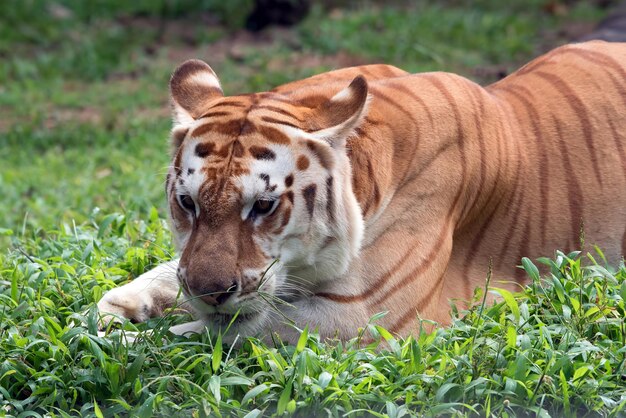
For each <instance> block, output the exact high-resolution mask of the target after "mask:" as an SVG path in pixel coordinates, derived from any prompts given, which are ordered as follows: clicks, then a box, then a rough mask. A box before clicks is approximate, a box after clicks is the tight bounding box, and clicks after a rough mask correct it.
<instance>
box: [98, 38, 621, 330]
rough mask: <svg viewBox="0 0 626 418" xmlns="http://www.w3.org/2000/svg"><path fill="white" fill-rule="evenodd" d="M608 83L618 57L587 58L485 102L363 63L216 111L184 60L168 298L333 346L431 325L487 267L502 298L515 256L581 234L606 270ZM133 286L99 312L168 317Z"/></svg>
mask: <svg viewBox="0 0 626 418" xmlns="http://www.w3.org/2000/svg"><path fill="white" fill-rule="evenodd" d="M625 71H626V46H625V45H624V44H608V43H603V42H590V43H585V44H579V45H569V46H565V47H561V48H558V49H556V50H554V51H553V52H551V53H549V54H547V55H544V56H543V57H540V58H538V59H536V60H535V61H533V62H531V63H530V64H528V65H526V66H525V67H523V68H522V69H520V70H519V71H517V72H516V73H514V74H512V75H510V76H509V77H507V78H505V79H504V80H502V81H500V82H498V83H496V84H493V85H491V86H488V87H486V88H482V87H480V86H479V85H477V84H475V83H473V82H471V81H469V80H467V79H465V78H463V77H460V76H457V75H453V74H448V73H425V74H417V75H410V74H407V73H406V72H404V71H401V70H398V69H396V68H394V67H390V66H384V65H376V66H363V67H354V68H349V69H344V70H338V71H333V72H330V73H325V74H322V75H319V76H315V77H312V78H309V79H306V80H302V81H299V82H293V83H289V84H287V85H284V86H281V87H278V88H276V89H275V90H273V91H271V92H267V93H256V94H251V95H240V96H231V97H224V95H223V93H222V89H221V86H220V84H219V80H218V78H217V76H216V75H215V73H214V72H213V71H212V69H211V68H210V67H209V66H208V65H206V64H204V63H202V62H200V61H196V60H194V61H188V62H186V63H184V64H182V65H181V66H180V67H179V68H178V69H177V70H176V72H175V73H174V75H173V77H172V80H171V84H170V88H171V93H172V101H173V108H174V128H173V130H172V138H173V140H172V143H173V163H172V166H171V168H170V171H169V173H168V177H167V182H166V190H167V195H168V201H169V207H170V214H171V220H172V230H173V233H174V235H175V237H176V241H177V243H178V245H179V248H180V250H181V258H180V260H178V261H177V262H176V265H175V266H174V268H175V271H176V273H175V275H174V274H170V276H171V277H170V276H167V277H168V279H167V280H169V281H168V286H169V287H167V289H169V288H170V287H171V288H172V289H174V290H175V289H176V288H177V285H178V284H179V285H180V286H181V288H182V290H183V293H184V295H185V297H186V300H187V302H188V304H189V306H190V309H191V310H193V311H194V313H195V315H196V317H197V318H198V321H197V323H198V324H199V325H198V326H199V327H204V326H208V327H210V328H211V327H212V328H218V327H223V326H226V325H227V324H229V323H230V322H231V321H234V325H233V328H232V329H233V330H234V332H235V333H240V334H243V335H255V334H256V335H258V334H263V335H267V332H268V331H270V330H271V331H276V332H278V333H280V334H281V336H282V337H283V338H285V339H287V340H294V339H295V338H297V335H298V334H297V331H296V329H295V328H294V327H293V326H292V325H293V324H295V325H296V327H298V328H303V327H304V326H305V325H309V326H310V327H312V328H317V329H318V330H319V332H320V334H321V335H322V336H325V337H331V336H339V337H340V338H349V337H352V336H354V335H355V333H356V332H357V329H358V327H360V326H363V325H364V324H365V323H366V322H367V320H368V318H370V317H371V316H372V315H374V314H376V313H378V312H382V311H387V312H388V313H387V315H386V316H384V318H383V319H382V320H381V322H382V325H383V326H385V327H387V328H388V329H389V330H391V331H392V332H395V333H397V334H400V335H407V334H410V333H411V332H413V331H414V330H416V321H415V318H417V317H418V316H420V317H423V318H428V319H432V320H435V321H438V322H439V323H442V324H446V323H447V322H448V321H449V314H448V311H449V302H448V301H449V299H458V300H460V301H467V300H469V299H471V296H472V293H473V290H474V288H475V287H476V286H482V285H484V281H485V278H486V276H487V273H488V266H489V264H490V260H491V264H492V273H493V280H494V281H500V280H505V281H507V282H508V284H507V285H505V286H508V287H509V288H513V289H515V288H517V286H519V285H520V284H523V283H524V280H525V279H524V276H523V274H522V273H521V271H520V270H519V269H516V268H515V266H516V265H517V264H519V261H520V259H521V257H524V256H526V257H531V258H533V257H538V256H542V255H547V254H550V253H552V252H553V251H554V250H555V249H564V250H572V249H576V248H579V245H580V240H579V237H580V232H581V230H583V231H584V236H585V242H587V243H588V244H598V245H599V246H600V247H601V248H602V249H603V250H604V252H605V254H606V256H607V258H608V259H609V260H610V261H611V262H613V263H617V262H618V261H619V259H620V257H622V256H623V255H624V252H625V250H626V194H625V193H624V191H625V190H626V151H625V150H626V131H625V129H626V117H625V114H626V112H625V110H626V73H625ZM157 269H158V268H157ZM163 274H164V275H166V273H165V272H164V273H163ZM151 277H152V276H151ZM140 279H141V277H140V278H139V279H137V280H140ZM172 283H175V284H176V285H172ZM133 286H134V287H133ZM148 287H149V288H148V290H146V287H144V288H143V290H141V291H140V290H138V289H139V288H140V287H139V285H133V283H131V284H129V285H126V286H124V287H121V288H119V289H114V290H113V291H111V292H109V293H108V294H107V295H105V297H104V298H103V300H102V301H101V303H100V304H99V307H100V310H101V311H106V312H113V313H117V314H119V315H122V316H126V317H133V316H134V315H135V313H136V312H139V311H142V312H144V314H145V313H146V312H147V315H148V316H151V315H153V314H157V313H159V312H161V311H162V309H163V306H165V305H168V304H172V303H173V299H174V298H175V297H174V296H172V292H173V290H172V291H167V292H166V291H164V290H163V289H164V288H166V287H161V288H160V290H159V289H156V287H155V286H153V287H150V286H148ZM124 288H126V290H123V289H124ZM133 292H135V293H133ZM168 292H169V293H168ZM132 294H137V296H138V298H139V299H138V300H139V302H137V300H134V301H133V302H132V303H131V302H128V300H130V299H132V297H130V296H131V295H132ZM155 294H158V296H159V297H155V296H154V295H155ZM151 295H152V296H151ZM124 301H126V302H124ZM144 302H145V303H144ZM141 303H144V305H141ZM137 304H138V305H137ZM131 305H132V306H131ZM135 305H137V306H135ZM286 318H287V319H288V321H286V320H285V319H286ZM135 319H137V318H135ZM140 319H141V318H140ZM187 330H195V328H193V329H192V328H184V329H183V331H187Z"/></svg>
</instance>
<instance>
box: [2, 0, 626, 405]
mask: <svg viewBox="0 0 626 418" xmlns="http://www.w3.org/2000/svg"><path fill="white" fill-rule="evenodd" d="M325 3H326V4H332V3H333V2H332V1H326V2H325ZM437 4H438V5H432V3H431V4H427V3H426V2H417V3H408V2H396V5H394V6H380V5H376V3H374V2H369V3H367V4H366V5H355V6H352V7H350V8H346V7H343V8H341V7H329V8H327V9H324V10H323V9H321V8H314V10H313V11H312V13H311V15H310V16H309V18H308V19H307V20H306V21H304V22H303V23H302V24H301V25H300V26H298V27H296V28H293V29H289V30H274V31H270V32H268V33H265V34H262V35H260V36H256V37H250V36H248V37H247V38H246V37H245V36H243V37H242V35H241V34H240V33H238V32H237V27H238V26H240V25H241V24H242V22H243V19H242V16H244V11H245V10H249V7H250V2H249V1H247V0H242V1H232V2H219V1H212V0H204V1H200V2H194V1H191V0H176V1H173V0H158V1H147V0H141V1H136V2H125V1H121V0H113V1H93V2H83V1H78V0H59V1H56V2H49V1H43V0H25V1H21V2H14V3H13V4H12V5H11V7H5V8H3V13H2V14H0V115H1V117H0V161H1V162H2V163H1V164H0V196H2V197H1V199H2V200H1V204H0V416H3V415H8V416H23V417H26V416H35V417H37V416H44V415H45V414H48V415H51V416H66V415H85V416H93V415H95V416H116V415H118V416H127V415H133V416H135V415H137V416H151V415H171V416H190V415H191V416H209V415H211V416H213V415H216V416H220V415H221V416H231V415H234V416H246V415H247V416H249V417H254V416H260V415H263V416H269V415H281V414H282V413H283V412H284V413H291V412H294V413H295V414H296V415H299V416H309V415H311V414H315V415H318V416H343V415H344V414H352V415H370V416H388V417H395V416H413V415H439V414H445V415H472V414H476V413H477V414H479V415H491V416H513V415H534V416H536V415H541V416H547V414H550V415H552V416H554V415H556V416H560V415H581V416H584V415H589V416H617V415H624V414H625V412H624V403H625V402H626V389H625V388H626V385H625V383H624V376H626V370H624V368H625V365H624V362H625V357H626V350H624V348H623V347H624V345H626V329H625V328H626V325H624V319H623V318H624V316H625V312H624V299H625V298H626V284H625V280H626V270H625V269H624V267H623V266H621V267H620V269H619V270H611V269H610V268H605V267H602V265H603V264H602V262H601V264H600V265H599V264H597V263H595V262H594V261H593V260H589V259H588V258H587V257H580V256H575V255H571V256H570V257H566V256H564V255H562V254H558V256H557V258H556V260H553V261H551V262H549V261H548V260H542V262H545V263H548V264H549V267H548V269H549V270H551V274H549V275H548V276H547V278H546V279H545V281H544V282H539V281H538V280H537V277H536V276H537V274H536V272H535V269H534V268H533V266H532V264H530V262H529V260H525V261H524V265H525V268H526V270H527V271H528V272H529V274H531V277H532V278H533V280H534V281H533V285H532V286H531V287H529V288H528V289H526V290H525V292H524V293H522V294H519V295H513V296H509V295H508V294H504V295H503V296H504V297H503V300H504V301H503V302H501V303H499V304H496V305H494V306H484V307H481V304H480V303H479V302H480V300H481V294H482V293H480V292H479V294H477V302H478V303H477V306H478V307H477V308H475V309H474V310H472V311H471V312H470V313H468V314H467V315H465V316H463V319H456V320H455V322H454V325H453V326H451V327H450V328H446V329H438V330H436V331H435V332H433V333H426V332H423V333H421V334H420V335H419V336H416V337H415V338H409V339H406V340H395V339H393V337H391V336H390V335H389V334H388V333H387V332H386V331H385V330H383V329H381V328H377V327H376V326H375V318H374V321H373V322H372V323H371V324H369V325H368V324H365V323H364V324H363V327H364V328H363V332H364V333H368V334H370V333H373V334H374V335H375V336H381V337H382V340H384V341H386V342H384V343H381V345H379V346H375V345H374V346H369V347H362V348H358V344H357V341H352V342H348V343H334V344H332V343H331V344H327V343H324V342H320V341H319V339H318V338H317V336H316V335H315V332H314V330H308V331H307V332H306V333H305V334H303V337H302V338H301V341H300V343H299V344H297V345H296V346H283V345H282V344H277V345H276V347H273V346H272V347H268V346H266V345H264V344H262V343H261V342H259V341H257V340H254V339H250V340H247V341H245V342H244V343H243V345H242V347H241V348H237V349H231V348H230V347H227V346H222V345H221V343H220V342H219V338H218V336H215V335H212V336H209V335H198V336H195V337H192V338H190V339H183V338H179V337H174V336H172V335H169V334H168V333H167V331H166V330H167V327H168V326H169V325H170V324H172V323H178V322H181V321H184V320H185V318H181V317H180V316H168V317H166V318H165V319H164V320H154V321H151V322H150V323H149V324H141V325H138V326H134V325H132V324H125V325H124V329H125V330H136V329H139V330H141V331H145V332H144V333H143V334H142V335H143V338H142V339H140V340H139V341H137V342H135V343H133V344H130V345H124V344H122V343H121V339H122V336H123V332H122V331H114V332H113V333H112V334H111V335H110V336H108V337H106V338H100V337H98V336H97V333H96V320H97V315H96V311H95V310H94V303H95V302H96V301H97V300H98V299H99V298H100V297H101V295H102V294H103V292H105V291H106V290H108V289H110V288H112V287H114V286H116V285H119V284H123V283H126V282H127V281H128V280H131V279H132V278H133V277H136V276H138V275H139V274H141V273H142V272H144V271H146V270H147V269H149V268H151V267H153V266H155V265H157V264H158V263H159V262H161V261H164V260H168V259H170V258H171V257H172V256H173V254H172V253H173V248H172V245H171V241H170V236H169V232H168V230H167V227H166V225H165V221H164V218H165V212H164V208H165V205H164V199H163V191H162V187H163V181H164V173H165V169H166V167H167V165H168V163H169V162H168V160H169V159H168V155H167V153H168V144H167V135H168V130H169V127H170V118H169V113H168V98H167V81H168V78H169V74H170V73H171V71H172V69H173V68H174V67H175V65H176V64H178V63H179V62H180V61H182V60H184V59H186V58H191V57H200V58H203V59H205V60H206V61H207V62H209V63H210V64H211V65H212V66H213V67H214V69H215V70H216V71H217V73H218V74H219V75H220V76H221V79H222V82H223V85H224V87H225V90H226V92H227V93H237V92H247V91H257V90H265V89H268V88H271V87H272V86H275V85H277V84H280V83H283V82H286V81H290V80H294V79H298V78H302V77H306V76H308V75H311V74H314V73H317V72H321V71H325V70H328V69H332V68H336V67H340V66H345V65H355V64H360V63H371V62H386V63H391V64H395V65H397V66H399V67H402V68H405V69H408V70H410V71H431V70H438V69H442V70H448V71H455V72H460V73H462V74H464V75H466V76H468V77H471V78H474V79H477V80H479V81H484V82H487V81H492V80H494V79H495V78H496V77H497V74H498V73H499V72H502V71H510V70H512V69H514V68H516V67H517V66H518V65H520V64H521V63H523V62H525V61H527V60H528V59H530V58H531V57H533V56H535V55H537V54H538V53H540V52H542V50H544V49H546V48H549V47H551V46H553V45H554V44H555V43H558V42H560V41H561V40H559V39H558V33H559V28H561V27H562V26H563V25H564V24H565V23H564V22H566V21H574V22H578V23H581V22H583V23H584V22H589V21H595V20H598V19H599V18H600V17H601V16H602V15H603V14H604V12H603V11H601V10H598V9H596V8H594V7H593V6H592V5H591V4H590V3H587V2H579V3H574V4H572V5H570V6H568V8H567V9H565V14H564V15H562V16H553V15H550V14H547V13H546V12H545V11H544V8H543V4H544V2H543V1H539V0H533V1H530V2H526V1H518V2H511V3H510V4H507V5H506V6H505V7H504V6H503V5H502V4H501V3H500V2H498V1H495V0H481V1H478V2H473V3H472V6H471V7H468V6H466V5H465V4H464V2H461V1H456V0H446V1H444V2H438V3H437ZM241 39H243V40H241ZM547 40H550V41H547ZM233 50H234V52H232V51H233ZM155 207H156V208H155ZM598 260H601V258H598ZM492 285H497V284H492ZM416 323H417V322H416ZM351 411H354V412H351Z"/></svg>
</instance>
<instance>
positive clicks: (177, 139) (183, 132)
mask: <svg viewBox="0 0 626 418" xmlns="http://www.w3.org/2000/svg"><path fill="white" fill-rule="evenodd" d="M188 132H189V128H186V129H174V130H173V131H172V146H173V147H174V149H178V148H179V147H180V146H181V144H182V143H183V141H184V140H185V137H186V136H187V133H188Z"/></svg>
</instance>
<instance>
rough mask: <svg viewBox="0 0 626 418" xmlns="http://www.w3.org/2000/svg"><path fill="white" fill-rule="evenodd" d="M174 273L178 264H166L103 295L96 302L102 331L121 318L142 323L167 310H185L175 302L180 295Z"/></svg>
mask: <svg viewBox="0 0 626 418" xmlns="http://www.w3.org/2000/svg"><path fill="white" fill-rule="evenodd" d="M177 269H178V260H173V261H169V262H167V263H163V264H161V265H159V266H157V267H155V268H154V269H152V270H150V271H148V272H146V273H144V274H142V275H141V276H139V277H137V278H136V279H135V280H133V281H132V282H130V283H128V284H125V285H124V286H121V287H117V288H115V289H111V290H110V291H108V292H107V293H105V294H104V296H103V297H102V299H100V301H99V302H98V311H100V315H101V322H100V325H101V327H102V328H104V327H105V326H106V325H108V324H109V323H110V322H111V321H115V320H117V321H119V320H122V319H123V318H128V319H130V320H131V321H134V322H143V321H146V320H148V319H149V318H154V317H157V316H161V315H162V314H163V312H164V311H165V310H166V309H168V308H172V307H174V306H177V305H178V306H177V307H179V308H181V309H188V307H187V306H186V305H185V304H184V303H183V304H180V301H177V297H178V295H179V293H180V292H179V284H178V279H177V278H176V270H177ZM177 302H178V304H177Z"/></svg>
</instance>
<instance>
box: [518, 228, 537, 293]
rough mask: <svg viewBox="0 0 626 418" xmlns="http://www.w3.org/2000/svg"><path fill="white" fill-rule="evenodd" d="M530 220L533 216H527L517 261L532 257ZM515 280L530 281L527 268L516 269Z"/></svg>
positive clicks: (520, 282) (522, 282)
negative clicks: (529, 245)
mask: <svg viewBox="0 0 626 418" xmlns="http://www.w3.org/2000/svg"><path fill="white" fill-rule="evenodd" d="M530 220H531V217H530V216H528V217H526V227H525V228H524V233H523V234H522V240H521V242H520V245H519V249H518V250H517V259H516V260H515V261H516V262H517V263H521V262H522V258H523V257H532V256H533V255H532V254H530V249H529V248H528V243H529V242H530ZM515 281H516V282H518V283H519V284H524V283H526V282H527V281H528V277H527V274H526V270H523V269H520V268H518V269H516V270H515Z"/></svg>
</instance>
